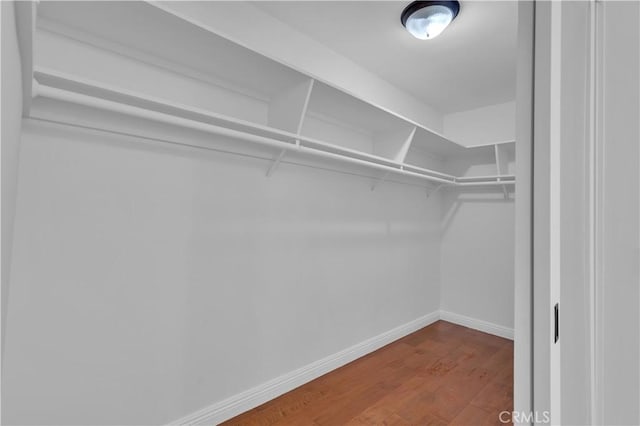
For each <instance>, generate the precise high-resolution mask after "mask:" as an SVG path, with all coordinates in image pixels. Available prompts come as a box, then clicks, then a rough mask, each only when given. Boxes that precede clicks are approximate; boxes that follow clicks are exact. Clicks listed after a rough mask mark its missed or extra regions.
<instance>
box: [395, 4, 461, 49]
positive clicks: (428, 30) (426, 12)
mask: <svg viewBox="0 0 640 426" xmlns="http://www.w3.org/2000/svg"><path fill="white" fill-rule="evenodd" d="M459 11H460V3H459V2H457V1H414V2H413V3H411V4H410V5H409V6H407V7H406V8H405V9H404V10H403V11H402V15H400V20H401V21H402V25H404V27H405V28H406V29H407V31H409V33H411V35H412V36H414V37H415V38H419V39H420V40H429V39H432V38H435V37H437V36H439V35H440V33H441V32H442V31H444V29H445V28H447V25H449V24H450V23H451V21H453V20H454V19H455V17H456V16H457V15H458V12H459Z"/></svg>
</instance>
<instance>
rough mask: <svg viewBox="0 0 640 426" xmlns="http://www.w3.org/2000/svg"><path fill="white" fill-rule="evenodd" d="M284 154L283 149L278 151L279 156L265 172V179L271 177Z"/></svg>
mask: <svg viewBox="0 0 640 426" xmlns="http://www.w3.org/2000/svg"><path fill="white" fill-rule="evenodd" d="M286 153H287V150H286V149H283V150H282V151H280V154H278V156H277V157H276V158H275V159H274V160H273V162H272V163H271V166H269V170H267V177H271V175H272V174H273V173H274V172H275V171H276V169H277V168H278V166H279V165H280V162H281V161H282V158H283V157H284V155H285V154H286Z"/></svg>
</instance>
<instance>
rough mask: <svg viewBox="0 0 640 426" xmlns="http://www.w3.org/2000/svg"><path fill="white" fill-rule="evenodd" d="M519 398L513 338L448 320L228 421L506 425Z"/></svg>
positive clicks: (252, 423) (262, 423)
mask: <svg viewBox="0 0 640 426" xmlns="http://www.w3.org/2000/svg"><path fill="white" fill-rule="evenodd" d="M512 405H513V342H511V341H510V340H507V339H502V338H500V337H496V336H492V335H490V334H485V333H481V332H479V331H475V330H471V329H469V328H465V327H461V326H458V325H454V324H451V323H448V322H444V321H438V322H436V323H434V324H432V325H430V326H428V327H425V328H423V329H422V330H419V331H417V332H415V333H413V334H410V335H408V336H406V337H404V338H402V339H400V340H398V341H396V342H393V343H392V344H390V345H388V346H385V347H383V348H381V349H379V350H377V351H376V352H373V353H371V354H369V355H366V356H364V357H362V358H360V359H358V360H356V361H354V362H352V363H350V364H347V365H345V366H344V367H342V368H339V369H337V370H335V371H332V372H330V373H328V374H326V375H324V376H322V377H319V378H318V379H316V380H314V381H312V382H309V383H307V384H305V385H303V386H301V387H299V388H297V389H294V390H293V391H291V392H289V393H286V394H284V395H282V396H280V397H279V398H276V399H274V400H272V401H269V402H267V403H266V404H263V405H261V406H259V407H257V408H254V409H253V410H250V411H248V412H246V413H244V414H241V415H239V416H237V417H235V418H233V419H231V420H229V421H228V422H225V423H223V424H224V425H314V426H320V425H328V426H337V425H420V426H422V425H446V424H456V425H474V426H475V425H483V424H496V425H500V424H502V423H500V420H499V418H498V415H499V413H500V412H501V411H511V410H512Z"/></svg>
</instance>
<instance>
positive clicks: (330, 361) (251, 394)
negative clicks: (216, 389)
mask: <svg viewBox="0 0 640 426" xmlns="http://www.w3.org/2000/svg"><path fill="white" fill-rule="evenodd" d="M438 319H440V312H439V311H435V312H432V313H430V314H428V315H425V316H423V317H420V318H418V319H415V320H413V321H411V322H408V323H406V324H403V325H401V326H399V327H396V328H394V329H392V330H389V331H386V332H384V333H382V334H379V335H378V336H375V337H372V338H370V339H367V340H365V341H364V342H360V343H358V344H356V345H354V346H351V347H350V348H347V349H345V350H343V351H340V352H338V353H335V354H333V355H329V356H328V357H326V358H323V359H321V360H319V361H316V362H313V363H311V364H308V365H306V366H304V367H302V368H299V369H297V370H294V371H292V372H290V373H287V374H284V375H282V376H280V377H277V378H275V379H273V380H270V381H268V382H266V383H263V384H261V385H259V386H256V387H254V388H252V389H249V390H246V391H244V392H242V393H239V394H237V395H234V396H232V397H230V398H227V399H225V400H222V401H220V402H217V403H215V404H212V405H210V406H208V407H205V408H203V409H201V410H199V411H196V412H195V413H192V414H189V415H187V416H185V417H183V418H181V419H179V420H176V421H174V422H172V423H170V425H200V424H218V423H220V422H223V421H225V420H228V419H230V418H232V417H234V416H237V415H238V414H241V413H243V412H245V411H247V410H250V409H252V408H255V407H257V406H259V405H261V404H263V403H265V402H267V401H270V400H272V399H273V398H276V397H278V396H280V395H282V394H284V393H286V392H289V391H290V390H293V389H295V388H297V387H298V386H301V385H303V384H305V383H307V382H310V381H311V380H313V379H316V378H318V377H320V376H322V375H323V374H326V373H328V372H329V371H332V370H335V369H336V368H339V367H342V366H343V365H345V364H347V363H349V362H351V361H353V360H355V359H358V358H360V357H362V356H364V355H366V354H368V353H371V352H373V351H375V350H376V349H379V348H381V347H383V346H385V345H387V344H389V343H391V342H393V341H395V340H398V339H400V338H402V337H404V336H406V335H408V334H411V333H413V332H414V331H417V330H419V329H421V328H423V327H426V326H427V325H429V324H432V323H434V322H436V321H437V320H438Z"/></svg>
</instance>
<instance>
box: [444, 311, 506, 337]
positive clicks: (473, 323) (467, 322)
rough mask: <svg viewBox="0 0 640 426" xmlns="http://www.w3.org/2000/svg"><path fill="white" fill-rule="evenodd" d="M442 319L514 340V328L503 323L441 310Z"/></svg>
mask: <svg viewBox="0 0 640 426" xmlns="http://www.w3.org/2000/svg"><path fill="white" fill-rule="evenodd" d="M440 319H441V320H443V321H448V322H452V323H454V324H458V325H462V326H465V327H469V328H473V329H474V330H479V331H483V332H485V333H489V334H493V335H495V336H500V337H504V338H505V339H510V340H513V328H508V327H504V326H502V325H498V324H494V323H491V322H487V321H483V320H479V319H476V318H471V317H467V316H465V315H460V314H455V313H453V312H448V311H440Z"/></svg>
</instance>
